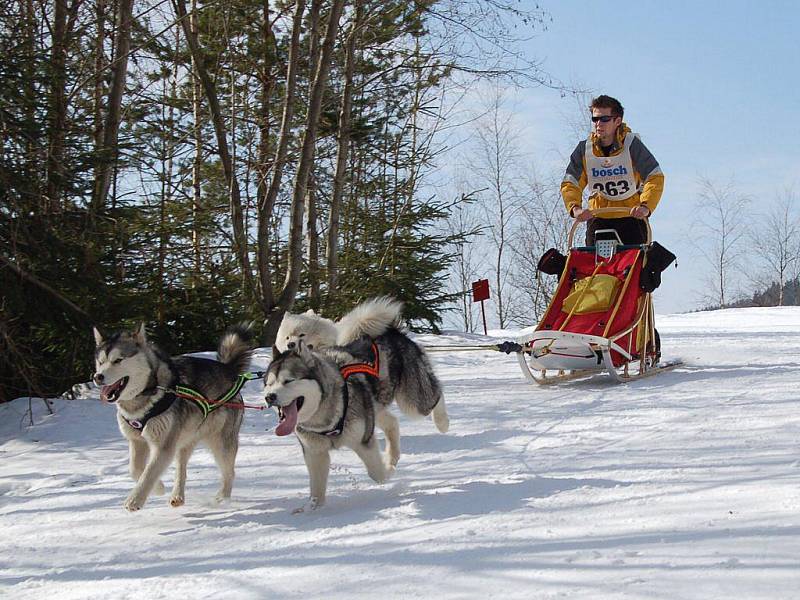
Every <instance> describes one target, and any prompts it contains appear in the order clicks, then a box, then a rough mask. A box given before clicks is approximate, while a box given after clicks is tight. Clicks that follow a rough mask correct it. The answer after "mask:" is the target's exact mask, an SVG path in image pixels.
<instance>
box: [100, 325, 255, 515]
mask: <svg viewBox="0 0 800 600" xmlns="http://www.w3.org/2000/svg"><path fill="white" fill-rule="evenodd" d="M94 336H95V341H96V342H97V348H96V350H95V368H96V372H95V375H94V381H95V383H97V384H98V385H101V386H102V389H101V392H100V397H101V399H102V400H103V401H104V402H112V403H116V405H117V422H118V424H119V429H120V431H121V432H122V435H124V436H125V437H126V438H127V440H128V442H129V448H130V474H131V477H133V479H134V481H136V485H135V486H134V487H133V489H132V490H131V492H130V494H129V495H128V498H127V500H125V503H124V507H125V508H126V509H127V510H129V511H135V510H139V509H140V508H142V506H144V503H145V501H146V500H147V497H148V496H149V495H150V493H151V492H153V491H154V492H155V493H156V494H159V495H160V494H163V493H164V485H163V484H162V483H161V481H160V477H161V475H162V474H163V472H164V470H165V469H166V468H167V466H168V465H169V463H170V462H172V459H173V457H174V458H175V471H176V472H175V482H174V485H173V487H172V495H171V496H170V504H171V505H172V506H181V505H182V504H183V503H184V488H185V485H186V465H187V463H188V462H189V457H190V456H191V455H192V451H193V450H194V447H195V445H196V444H197V443H198V442H203V443H204V444H205V445H206V446H208V448H209V449H210V450H211V452H212V454H213V455H214V459H215V460H216V462H217V465H218V467H219V469H220V471H221V474H222V485H221V487H220V489H219V491H218V492H217V496H216V498H217V500H218V501H222V500H224V499H226V498H229V497H230V495H231V489H232V487H233V477H234V463H235V461H236V452H237V450H238V448H239V428H240V427H241V424H242V413H243V412H244V411H243V410H242V409H243V406H242V400H241V396H240V395H239V394H236V395H235V396H234V397H232V398H231V399H230V400H229V401H228V402H226V403H225V404H222V405H216V404H215V401H216V399H218V398H220V397H223V396H224V395H225V394H226V393H227V392H229V391H231V390H232V389H233V386H234V385H235V384H236V382H237V379H238V376H239V374H240V373H242V372H244V371H245V370H246V369H247V367H248V366H249V364H250V357H251V353H252V349H251V345H250V338H251V336H250V332H249V329H248V328H247V327H245V326H237V327H232V328H230V329H229V330H228V331H227V332H226V333H225V334H224V335H223V336H222V338H221V340H220V343H219V349H218V351H217V355H218V358H219V360H218V361H215V360H210V359H206V358H198V357H191V356H179V357H176V358H170V357H169V356H167V355H166V354H165V353H164V352H163V351H162V350H160V349H159V348H158V347H157V346H155V345H153V344H152V343H150V342H148V340H147V336H146V334H145V329H144V325H141V326H140V327H139V329H138V330H137V331H135V332H133V333H129V332H123V333H117V334H114V335H112V336H110V337H109V338H108V339H105V338H103V336H102V335H101V334H100V332H99V331H98V330H97V329H95V330H94ZM176 386H187V387H189V388H191V389H193V390H196V391H197V392H200V394H202V396H203V397H204V398H206V399H208V401H209V402H210V404H209V403H204V402H203V401H202V400H201V401H199V402H197V401H194V400H188V399H186V398H183V397H180V396H176V395H175V393H174V390H175V388H176Z"/></svg>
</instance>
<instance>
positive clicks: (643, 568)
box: [0, 308, 800, 600]
mask: <svg viewBox="0 0 800 600" xmlns="http://www.w3.org/2000/svg"><path fill="white" fill-rule="evenodd" d="M656 322H657V324H658V328H659V331H660V332H661V335H662V340H663V346H664V347H663V351H664V358H665V359H670V358H675V357H678V356H680V357H682V358H683V359H684V361H685V365H684V366H683V367H680V368H678V369H676V370H674V371H672V372H668V373H664V374H662V375H659V376H657V377H653V378H648V379H644V380H641V381H637V382H632V383H629V384H626V385H614V384H612V383H610V382H609V381H608V380H606V379H603V378H602V377H601V378H597V379H593V380H589V381H578V382H570V383H566V384H561V385H557V386H548V387H536V386H532V385H530V384H529V383H527V382H526V380H525V379H524V378H523V377H522V374H521V372H520V370H519V367H518V365H517V363H516V358H515V357H514V356H513V355H512V356H506V355H504V354H501V353H497V352H491V351H476V352H445V353H443V352H436V353H431V357H432V360H433V362H434V365H435V367H436V369H437V372H438V374H439V376H440V378H441V379H442V382H443V384H444V388H445V397H446V400H447V406H448V410H449V412H450V421H451V426H450V432H449V433H448V434H446V435H442V434H439V433H438V432H437V431H436V429H435V427H434V425H433V423H432V422H431V420H430V419H424V420H420V421H413V420H410V419H409V418H407V417H405V416H401V417H400V423H401V425H400V426H401V433H402V436H403V437H402V452H403V454H402V456H401V459H400V464H399V465H398V471H397V473H396V475H395V477H394V479H392V480H391V481H389V482H387V483H386V484H383V485H379V484H376V483H374V482H372V481H371V480H370V479H369V478H368V477H367V475H366V473H365V469H364V468H363V466H362V465H361V464H360V462H359V461H358V459H357V458H356V457H355V455H354V454H353V453H352V452H350V451H345V450H342V451H338V452H335V453H333V455H332V471H331V475H330V480H329V485H328V493H329V499H328V503H327V504H326V505H325V506H324V507H323V508H322V509H319V510H316V511H311V512H304V513H302V514H293V513H292V510H293V509H295V508H297V507H299V506H301V505H303V503H304V502H305V499H306V495H307V493H308V477H307V473H306V469H305V466H304V463H303V459H302V455H301V451H300V448H299V445H298V444H297V442H296V440H295V439H294V437H293V436H289V437H287V438H279V437H277V436H275V434H274V433H273V429H274V427H275V425H276V419H275V416H274V415H273V414H272V413H271V412H267V411H263V412H259V411H248V413H247V415H246V418H245V422H244V425H243V427H242V433H241V443H240V449H239V455H238V459H237V478H236V483H235V485H234V497H233V499H232V500H231V501H230V502H227V503H223V504H217V503H215V502H214V501H213V497H214V494H215V491H216V487H217V484H218V472H217V469H216V467H215V465H214V462H213V459H212V458H211V455H210V453H208V451H206V450H205V449H203V448H199V449H198V450H197V451H195V453H194V455H193V457H192V460H191V462H190V463H189V475H188V481H187V488H186V504H185V505H184V506H182V507H179V508H171V507H170V506H168V496H161V497H157V496H151V497H150V499H149V500H148V502H147V504H146V506H145V507H144V509H143V510H141V511H139V512H137V513H131V514H129V513H127V512H126V511H125V510H124V509H123V508H122V503H123V501H124V499H125V497H126V496H127V494H128V492H129V490H130V488H131V487H132V484H133V482H132V481H130V479H129V476H128V474H127V470H128V468H127V446H126V443H125V442H124V441H123V439H122V437H121V435H120V434H119V432H118V430H117V427H116V421H115V416H114V409H113V407H110V406H105V405H102V404H101V403H100V402H99V401H97V394H96V392H95V391H92V390H90V391H89V392H88V393H87V394H86V398H85V399H81V400H75V401H66V400H56V401H54V402H53V403H52V405H53V410H54V414H52V415H49V414H47V410H46V407H45V404H44V402H43V401H42V400H33V401H32V403H31V404H30V406H32V408H33V413H34V421H35V425H34V426H32V427H30V426H28V425H27V420H28V415H26V412H27V411H28V407H29V402H28V400H27V399H18V400H15V401H14V402H11V403H8V404H6V405H0V460H2V465H3V466H2V477H0V526H1V527H2V531H3V536H2V537H0V556H2V557H3V559H2V560H1V561H0V595H2V596H3V597H7V598H15V599H41V598H48V599H50V600H62V599H63V600H66V599H72V598H75V599H77V598H80V599H86V598H104V599H105V598H114V599H119V598H148V600H155V599H161V598H177V597H181V596H184V597H192V598H214V599H220V598H237V599H238V598H294V597H306V598H307V597H311V598H316V597H322V596H324V597H326V598H329V599H330V598H332V599H337V598H353V597H356V598H360V597H363V598H366V597H369V598H374V597H383V598H414V597H419V598H430V597H431V596H434V595H437V596H439V597H446V598H503V599H504V600H505V599H507V598H537V599H538V598H579V599H593V600H594V599H598V598H642V599H644V598H647V599H654V598H655V599H661V598H663V599H675V598H703V599H706V598H731V597H732V598H748V599H754V598H770V599H774V598H787V599H788V598H796V597H798V592H797V590H798V589H800V565H798V562H799V561H800V559H799V558H798V557H800V516H798V504H799V500H800V486H799V485H798V484H800V448H799V447H798V446H800V443H798V439H800V436H799V435H798V433H799V432H800V411H798V410H797V395H798V388H800V369H799V367H800V309H798V308H778V309H776V308H772V309H736V310H726V311H717V312H714V313H693V314H689V315H668V316H660V317H658V319H657V321H656ZM494 334H495V337H492V338H485V337H484V336H476V335H466V334H459V333H449V334H445V335H442V336H430V335H421V336H417V340H418V341H419V342H421V343H422V344H425V345H474V344H476V343H477V344H482V343H493V342H494V341H496V340H502V339H513V338H514V334H515V332H494ZM267 357H268V352H267V351H266V350H261V351H259V352H258V353H257V358H256V359H255V361H254V368H263V367H264V366H265V365H266V361H267V360H268V359H267ZM260 395H261V394H260V385H259V383H258V382H251V383H249V384H248V386H247V387H246V388H245V400H246V401H248V402H251V403H258V402H259V401H260ZM163 480H164V483H165V484H166V485H167V488H168V489H169V486H170V485H171V483H172V470H171V469H170V470H168V471H167V473H166V474H165V475H164V478H163Z"/></svg>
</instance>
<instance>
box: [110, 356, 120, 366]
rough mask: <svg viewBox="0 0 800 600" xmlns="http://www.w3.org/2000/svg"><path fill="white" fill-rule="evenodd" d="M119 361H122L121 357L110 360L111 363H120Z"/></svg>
mask: <svg viewBox="0 0 800 600" xmlns="http://www.w3.org/2000/svg"><path fill="white" fill-rule="evenodd" d="M121 362H122V359H121V358H117V359H116V360H112V361H111V363H112V364H114V365H118V364H119V363H121Z"/></svg>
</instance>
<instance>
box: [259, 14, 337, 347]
mask: <svg viewBox="0 0 800 600" xmlns="http://www.w3.org/2000/svg"><path fill="white" fill-rule="evenodd" d="M343 7H344V0H333V3H332V4H331V8H330V12H329V14H328V24H327V27H326V31H325V38H324V40H323V42H322V51H321V52H320V57H319V61H318V62H317V65H316V69H315V75H314V82H313V84H312V85H311V94H310V98H309V102H308V114H307V115H306V125H305V135H304V136H303V144H302V148H301V151H300V161H299V163H298V165H297V174H296V176H295V182H294V187H293V190H292V204H291V208H290V213H291V216H290V221H289V256H288V265H287V269H286V278H285V280H284V286H283V290H282V291H281V294H280V296H279V297H278V302H277V303H276V306H275V307H274V308H273V310H272V312H271V313H270V315H269V317H268V318H267V326H266V331H267V333H268V334H271V335H272V338H271V339H269V338H268V339H267V343H272V341H274V334H275V333H276V332H277V329H278V326H279V325H280V322H281V320H282V319H283V314H284V313H285V312H286V311H287V310H289V309H290V308H291V307H292V305H293V304H294V299H295V296H296V295H297V289H298V287H299V286H300V271H301V269H302V266H303V206H304V200H305V196H306V188H307V187H308V178H309V175H310V173H311V169H312V167H313V165H314V151H315V146H316V141H317V128H318V126H319V118H320V114H321V111H322V93H323V91H324V90H325V87H326V85H327V81H328V73H329V72H330V66H331V59H332V57H333V45H334V42H335V41H336V35H337V33H338V30H339V17H340V16H341V14H342V8H343Z"/></svg>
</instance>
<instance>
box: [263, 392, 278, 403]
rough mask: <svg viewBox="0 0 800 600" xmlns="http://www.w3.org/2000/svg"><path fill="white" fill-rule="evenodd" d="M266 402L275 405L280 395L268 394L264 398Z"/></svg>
mask: <svg viewBox="0 0 800 600" xmlns="http://www.w3.org/2000/svg"><path fill="white" fill-rule="evenodd" d="M264 400H266V401H267V404H270V405H272V404H275V402H277V401H278V394H267V395H266V396H264Z"/></svg>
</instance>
